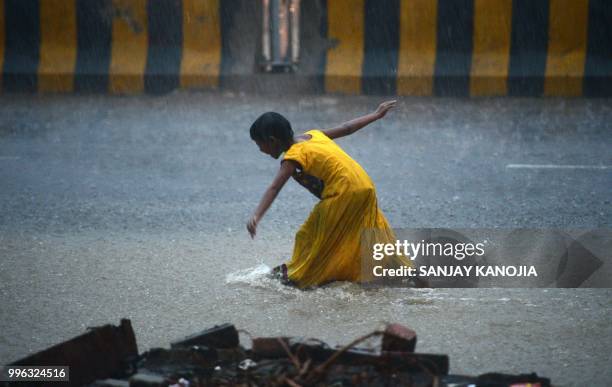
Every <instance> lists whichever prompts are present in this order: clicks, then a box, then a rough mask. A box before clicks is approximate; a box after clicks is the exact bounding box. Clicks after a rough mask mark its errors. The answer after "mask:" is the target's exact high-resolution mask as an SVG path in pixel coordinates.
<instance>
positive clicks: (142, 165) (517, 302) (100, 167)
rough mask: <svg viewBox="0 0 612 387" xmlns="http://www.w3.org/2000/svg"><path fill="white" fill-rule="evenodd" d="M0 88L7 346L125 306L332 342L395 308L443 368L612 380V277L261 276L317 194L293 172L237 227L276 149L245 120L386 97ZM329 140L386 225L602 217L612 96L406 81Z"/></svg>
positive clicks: (146, 340)
mask: <svg viewBox="0 0 612 387" xmlns="http://www.w3.org/2000/svg"><path fill="white" fill-rule="evenodd" d="M0 100H1V103H0V181H1V182H2V187H1V188H0V305H1V307H2V318H1V319H0V332H1V333H0V363H7V362H9V361H11V360H15V359H16V358H19V357H21V356H24V355H26V354H28V353H30V352H32V351H36V350H40V349H43V348H45V347H47V346H49V345H51V344H55V343H57V342H59V341H62V340H65V339H67V338H69V337H71V336H74V335H77V334H80V333H82V332H83V331H84V330H85V329H86V327H89V326H96V325H102V324H106V323H115V324H116V323H118V322H119V319H120V318H122V317H127V318H130V319H132V323H133V326H134V329H135V332H136V336H137V340H138V342H139V348H140V349H141V350H144V349H147V348H149V347H152V346H164V345H168V344H169V342H170V341H171V340H174V339H176V338H180V337H182V336H184V335H188V334H191V333H193V332H195V331H198V330H201V329H204V328H207V327H210V326H212V325H214V324H218V323H223V322H232V323H234V324H236V326H237V327H239V328H243V329H245V330H247V331H248V332H250V333H251V334H253V335H280V334H282V335H296V336H302V335H303V336H314V337H317V338H320V339H323V340H326V341H328V342H329V343H331V344H340V343H347V342H349V341H350V340H351V339H353V338H355V337H357V336H359V335H361V334H365V333H367V332H369V331H371V330H373V329H377V328H380V327H381V326H382V325H383V324H384V323H385V322H399V323H403V324H406V325H408V326H410V327H412V328H413V329H415V330H416V331H417V333H418V335H419V342H418V344H417V349H418V350H419V351H420V352H439V353H448V354H449V355H450V364H451V372H453V373H468V374H477V373H482V372H488V371H502V372H531V371H535V372H538V373H539V374H541V375H544V376H548V377H551V378H552V380H553V382H554V383H555V385H560V386H584V385H591V386H605V385H608V384H609V381H610V380H612V373H611V372H610V371H609V367H608V365H609V364H610V361H611V360H612V355H610V350H609V348H610V347H611V346H612V324H611V321H612V291H611V290H609V289H430V290H410V289H371V290H365V289H362V288H360V287H359V286H356V285H353V284H342V283H340V284H333V285H330V286H328V287H324V288H321V289H318V290H315V291H309V292H301V291H298V290H295V289H290V288H286V287H283V286H280V285H279V284H277V283H276V282H273V281H270V280H268V279H266V278H265V276H264V275H263V273H264V272H265V271H266V270H267V268H268V267H272V266H274V265H278V264H280V263H281V262H283V261H285V260H286V259H288V257H289V256H290V254H291V248H292V242H293V236H294V233H295V231H296V230H297V228H298V227H299V225H300V224H301V223H302V222H303V220H304V219H305V218H306V217H307V215H308V213H309V211H310V208H312V206H313V205H314V204H315V198H314V197H313V196H312V195H311V194H310V193H309V192H307V191H306V190H304V189H303V188H302V187H300V186H299V185H298V184H296V183H294V182H289V183H288V184H287V186H286V187H285V188H284V189H283V191H282V192H281V194H280V195H279V197H278V199H277V201H276V202H275V203H274V204H273V206H272V207H271V209H270V210H269V211H268V213H267V214H266V217H265V218H264V219H263V221H262V222H261V224H260V227H259V229H258V235H257V239H255V240H251V239H250V238H249V237H248V234H247V231H246V229H245V223H246V220H247V219H248V216H249V215H250V214H251V212H252V211H253V209H254V208H255V206H256V205H257V203H258V200H259V198H260V195H261V194H262V193H263V191H264V190H265V188H266V187H267V184H269V182H270V181H271V179H272V177H273V176H274V174H275V172H276V169H277V168H278V161H277V160H273V159H271V158H270V157H268V156H266V155H264V154H262V153H259V151H258V149H257V146H256V145H255V144H253V143H252V141H251V140H250V138H249V135H248V128H249V126H250V124H251V122H252V121H253V120H254V119H255V118H256V117H257V116H258V115H259V114H260V113H262V112H264V111H267V110H276V111H278V112H280V113H283V114H285V115H286V116H287V117H288V118H289V119H290V121H291V122H292V124H293V126H294V129H295V130H296V131H300V130H308V129H311V128H316V127H326V126H332V125H336V124H339V123H341V122H342V121H345V120H348V119H351V118H354V117H356V116H358V115H361V114H365V113H367V112H369V111H371V110H373V109H375V108H376V106H377V104H378V102H380V100H381V98H375V97H329V96H326V97H284V98H280V97H279V98H271V97H260V96H257V97H256V96H248V95H234V94H228V93H226V94H214V93H186V92H179V93H174V94H170V95H167V96H162V97H107V96H81V97H77V96H61V97H58V96H56V97H52V96H41V97H36V96H34V97H32V96H6V95H4V96H0ZM339 144H340V145H341V146H342V147H343V148H344V149H345V150H347V152H348V153H349V154H351V155H352V156H353V157H354V158H355V159H356V160H357V161H358V162H360V163H361V164H362V165H363V167H364V168H365V169H366V171H367V172H368V173H369V174H370V176H371V177H372V180H373V181H374V183H375V184H376V187H377V191H378V198H379V205H380V207H381V208H382V210H383V212H384V213H385V215H386V216H387V218H388V219H389V222H390V223H391V224H392V225H393V226H394V227H398V228H399V227H466V228H467V227H500V228H511V227H534V228H548V227H551V228H552V227H560V228H595V227H608V228H609V227H611V225H612V210H611V208H612V206H611V205H610V200H611V199H610V187H611V185H612V169H609V168H608V169H606V168H584V167H606V166H611V165H612V154H610V152H609V149H610V144H612V103H610V101H609V100H563V99H547V100H544V99H509V98H504V99H477V100H454V99H419V98H403V99H400V101H399V106H398V108H397V110H396V111H393V112H391V113H390V114H389V115H388V116H387V117H386V118H385V119H384V120H383V121H379V122H377V123H374V124H372V125H371V126H370V127H367V128H365V129H363V130H362V131H361V132H359V133H356V134H355V135H353V136H351V137H348V138H346V139H341V140H339ZM512 165H514V166H516V165H522V166H525V165H528V167H519V168H517V167H513V166H512ZM542 165H556V166H582V167H581V168H558V167H557V168H538V167H537V166H542ZM534 166H536V167H534ZM602 270H603V273H604V275H607V274H606V273H610V268H609V267H604V268H602ZM600 275H601V274H600ZM585 285H589V281H588V280H587V282H586V283H585Z"/></svg>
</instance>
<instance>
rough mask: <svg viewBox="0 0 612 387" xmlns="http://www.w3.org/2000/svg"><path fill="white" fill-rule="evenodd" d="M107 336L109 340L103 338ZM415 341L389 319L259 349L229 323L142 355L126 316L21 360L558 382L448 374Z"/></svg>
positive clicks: (436, 380) (371, 380)
mask: <svg viewBox="0 0 612 387" xmlns="http://www.w3.org/2000/svg"><path fill="white" fill-rule="evenodd" d="M373 337H380V338H381V345H380V348H379V349H373V348H359V347H357V346H358V345H359V344H361V343H363V342H365V341H366V340H368V339H371V338H373ZM87 338H89V339H87ZM102 338H104V339H105V345H99V344H100V343H99V340H101V339H102ZM121 338H123V339H124V340H125V342H122V341H121ZM415 345H416V333H415V332H414V331H413V330H411V329H409V328H407V327H405V326H402V325H399V324H389V325H387V326H386V328H385V330H383V331H374V332H371V333H369V334H367V335H365V336H362V337H360V338H358V339H356V340H354V341H352V342H351V343H349V344H348V345H345V346H342V347H336V348H332V347H330V346H329V345H327V344H326V343H324V342H321V341H320V340H316V339H304V338H294V337H265V338H253V339H252V347H251V349H245V348H243V347H242V346H241V345H240V342H239V338H238V331H237V330H236V328H235V327H234V326H233V325H231V324H223V325H220V326H215V327H213V328H211V329H207V330H205V331H202V332H200V333H198V334H196V335H192V336H189V337H187V338H185V339H183V340H179V341H176V342H174V343H172V345H171V348H170V349H165V348H153V349H150V350H149V351H146V352H144V353H142V354H140V355H138V356H134V355H135V354H137V349H136V341H135V340H134V334H133V331H132V329H131V324H130V321H129V320H122V322H121V326H120V327H113V326H111V325H106V326H103V327H100V328H95V329H94V330H93V331H92V332H89V333H87V334H85V335H82V336H79V337H77V338H75V339H72V340H69V341H67V342H65V343H62V344H59V345H57V346H54V347H52V348H50V349H48V350H46V351H43V352H41V353H39V354H36V355H33V356H30V357H28V358H26V359H23V360H21V361H20V362H19V363H20V364H30V365H31V364H40V365H51V364H53V365H56V364H65V365H69V366H70V367H71V369H70V371H71V372H70V375H71V378H70V385H72V386H80V385H86V386H90V387H167V386H171V387H200V386H217V385H225V386H234V385H240V386H255V385H256V386H291V387H295V386H329V385H335V386H413V387H430V386H438V387H445V386H446V387H449V386H455V387H461V386H468V385H474V386H486V387H516V386H521V385H523V384H526V383H531V386H538V387H548V386H550V381H549V380H548V379H545V378H540V377H538V376H537V375H536V374H535V373H532V374H525V375H505V374H493V373H489V374H483V375H481V376H478V377H473V376H463V375H448V372H449V359H448V356H446V355H437V354H420V353H414V347H415ZM67 353H69V354H71V355H75V354H79V357H80V358H79V360H77V359H75V358H74V357H70V356H67V355H66V354H67ZM42 354H44V355H45V356H44V357H43V356H42ZM101 354H103V355H104V356H106V357H104V356H102V355H101ZM49 356H51V357H49ZM54 356H57V357H54ZM34 360H37V363H32V361H34ZM110 363H112V367H111V366H109V364H110ZM14 364H17V362H16V363H14ZM79 367H81V368H79ZM72 375H77V377H76V378H73V377H72ZM96 379H98V380H97V381H94V380H96ZM92 382H93V383H92ZM7 385H11V386H12V385H17V384H8V383H7Z"/></svg>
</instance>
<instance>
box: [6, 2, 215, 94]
mask: <svg viewBox="0 0 612 387" xmlns="http://www.w3.org/2000/svg"><path fill="white" fill-rule="evenodd" d="M222 9H223V6H222V5H221V4H220V1H219V0H206V1H202V0H182V1H177V0H150V1H148V0H0V66H1V68H2V75H3V76H2V89H3V90H4V91H16V92H23V91H34V92H36V91H40V92H73V91H74V92H80V91H90V92H110V93H141V92H145V91H146V92H160V91H168V90H172V89H174V88H177V87H217V86H218V83H219V75H220V68H221V52H222V39H221V23H220V13H221V11H222Z"/></svg>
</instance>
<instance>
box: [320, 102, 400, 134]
mask: <svg viewBox="0 0 612 387" xmlns="http://www.w3.org/2000/svg"><path fill="white" fill-rule="evenodd" d="M396 103H397V101H396V100H391V101H385V102H383V103H381V104H380V105H378V108H377V109H376V110H375V111H374V112H373V113H370V114H366V115H365V116H361V117H358V118H355V119H353V120H350V121H347V122H345V123H343V124H341V125H340V126H337V127H335V128H331V129H327V130H324V131H323V133H325V135H326V136H327V137H329V138H331V139H334V138H339V137H344V136H348V135H349V134H352V133H355V132H356V131H358V130H359V129H361V128H363V127H364V126H366V125H367V124H369V123H371V122H374V121H376V120H379V119H381V118H383V117H384V116H385V114H387V112H388V111H389V109H392V108H394V107H395V105H396Z"/></svg>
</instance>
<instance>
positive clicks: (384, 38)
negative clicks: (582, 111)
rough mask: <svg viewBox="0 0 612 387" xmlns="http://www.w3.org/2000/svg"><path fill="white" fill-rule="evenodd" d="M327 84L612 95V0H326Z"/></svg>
mask: <svg viewBox="0 0 612 387" xmlns="http://www.w3.org/2000/svg"><path fill="white" fill-rule="evenodd" d="M326 26H327V31H326V33H327V36H328V38H329V39H331V40H332V42H333V47H332V48H330V49H329V51H328V52H327V56H326V64H325V70H324V73H325V90H326V91H327V92H339V93H350V94H359V93H365V94H376V93H382V94H398V95H426V96H429V95H436V96H447V95H453V96H488V95H511V96H541V95H545V96H583V95H584V96H610V95H612V1H610V0H437V1H436V0H328V1H327V24H326Z"/></svg>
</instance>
